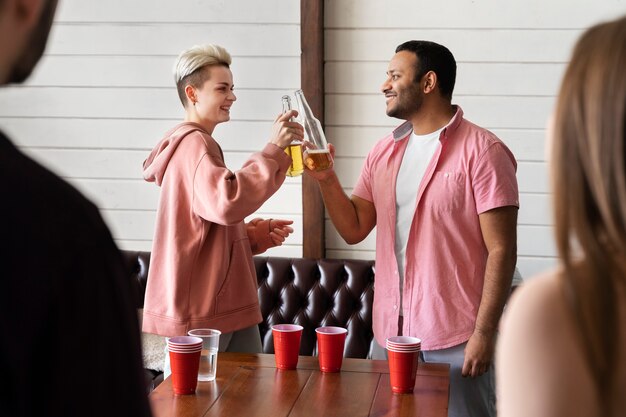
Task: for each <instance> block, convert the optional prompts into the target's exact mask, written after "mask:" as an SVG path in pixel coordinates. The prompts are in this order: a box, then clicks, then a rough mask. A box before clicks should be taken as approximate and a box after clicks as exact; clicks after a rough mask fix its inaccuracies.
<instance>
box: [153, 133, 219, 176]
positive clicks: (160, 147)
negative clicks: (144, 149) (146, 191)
mask: <svg viewBox="0 0 626 417" xmlns="http://www.w3.org/2000/svg"><path fill="white" fill-rule="evenodd" d="M196 130H201V131H203V132H206V133H207V134H208V132H207V131H206V129H204V128H203V127H202V126H201V125H199V124H197V123H193V122H184V123H181V124H179V125H177V126H176V127H174V128H173V129H171V130H169V131H168V132H167V133H166V134H165V137H164V138H163V139H161V141H160V142H159V143H158V144H157V145H156V146H155V147H154V149H153V150H152V152H150V155H149V156H148V158H147V159H146V160H145V161H143V178H144V179H145V180H146V181H148V182H154V183H156V185H158V186H160V185H161V183H162V182H163V176H164V175H165V171H166V170H167V166H168V164H169V163H170V160H171V159H172V155H174V152H176V149H177V148H178V145H179V144H180V142H182V140H183V139H184V138H185V137H186V136H187V135H188V134H190V133H191V132H195V131H196Z"/></svg>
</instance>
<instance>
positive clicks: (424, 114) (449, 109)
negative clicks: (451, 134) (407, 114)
mask: <svg viewBox="0 0 626 417" xmlns="http://www.w3.org/2000/svg"><path fill="white" fill-rule="evenodd" d="M454 113H455V109H454V107H453V106H452V104H450V103H449V102H446V103H439V104H438V105H425V106H422V108H420V110H419V111H418V112H417V113H416V114H415V115H414V116H413V117H412V118H411V119H409V121H410V122H411V124H412V125H413V133H415V134H416V135H427V134H429V133H432V132H435V131H437V130H439V129H441V128H442V127H444V126H445V125H447V124H448V123H449V122H450V119H452V117H453V116H454Z"/></svg>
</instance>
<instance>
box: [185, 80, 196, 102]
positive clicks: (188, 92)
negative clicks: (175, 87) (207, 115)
mask: <svg viewBox="0 0 626 417" xmlns="http://www.w3.org/2000/svg"><path fill="white" fill-rule="evenodd" d="M185 96H187V100H189V103H190V104H191V105H192V106H193V105H195V104H196V102H197V101H198V97H197V96H196V89H195V88H193V86H191V85H189V84H187V85H186V86H185Z"/></svg>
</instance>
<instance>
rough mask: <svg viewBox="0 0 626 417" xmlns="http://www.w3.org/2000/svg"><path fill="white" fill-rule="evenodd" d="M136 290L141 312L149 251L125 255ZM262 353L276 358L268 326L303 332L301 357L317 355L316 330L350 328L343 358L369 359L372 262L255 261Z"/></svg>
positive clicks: (260, 259)
mask: <svg viewBox="0 0 626 417" xmlns="http://www.w3.org/2000/svg"><path fill="white" fill-rule="evenodd" d="M122 254H123V255H124V257H125V258H126V260H127V262H128V264H129V268H130V273H131V280H132V282H133V284H134V285H136V288H137V291H136V294H139V298H138V299H137V300H136V306H137V308H143V301H144V295H145V292H146V283H147V282H148V268H149V266H150V252H140V251H122ZM254 264H255V267H256V273H257V280H258V294H259V303H260V305H261V314H262V315H263V321H262V322H261V323H260V324H259V330H260V332H261V339H262V341H263V352H265V353H274V344H273V339H272V332H271V329H270V326H272V325H273V324H280V323H295V324H299V325H301V326H302V327H304V331H303V334H302V342H301V345H300V354H301V355H317V351H316V348H315V341H316V336H315V329H316V328H317V327H319V326H341V327H345V328H347V329H348V336H347V338H346V346H345V350H344V355H345V356H346V357H349V358H366V357H367V356H368V354H369V352H370V350H371V346H372V341H373V337H374V335H373V333H372V302H373V297H374V261H365V260H346V259H317V260H315V259H303V258H279V257H260V256H256V257H255V258H254Z"/></svg>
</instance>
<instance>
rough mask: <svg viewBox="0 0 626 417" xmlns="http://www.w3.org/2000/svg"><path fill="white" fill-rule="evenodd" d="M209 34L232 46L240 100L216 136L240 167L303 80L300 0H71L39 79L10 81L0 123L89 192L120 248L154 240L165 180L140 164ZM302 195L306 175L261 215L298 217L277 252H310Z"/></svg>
mask: <svg viewBox="0 0 626 417" xmlns="http://www.w3.org/2000/svg"><path fill="white" fill-rule="evenodd" d="M200 43H217V44H220V45H222V46H224V47H226V49H228V50H229V52H230V53H231V55H233V65H232V71H233V73H234V80H235V87H236V94H237V96H238V101H237V102H236V103H235V105H234V107H233V110H232V120H231V122H229V123H227V124H226V125H222V126H219V127H218V129H217V130H216V132H215V136H216V138H217V139H218V141H219V142H220V143H221V145H222V147H223V148H224V151H225V158H226V162H227V165H228V166H229V167H231V169H233V170H236V169H238V168H239V167H240V166H241V164H242V163H243V161H244V160H245V159H246V157H247V156H248V155H249V154H250V153H252V152H253V151H257V150H259V149H261V148H262V147H263V146H264V144H265V142H266V141H267V139H268V136H269V131H270V127H271V121H272V120H273V119H274V117H275V116H276V114H278V113H279V112H280V109H281V104H280V103H281V102H280V98H281V96H282V95H283V94H285V93H289V92H292V91H293V90H295V89H297V88H299V86H300V2H299V1H294V0H264V1H262V2H259V1H256V0H211V1H209V0H207V1H199V0H160V1H151V0H133V1H125V0H109V1H99V0H63V1H61V2H60V5H59V10H58V11H57V16H56V21H55V24H54V26H53V29H52V33H51V37H50V42H49V45H48V49H47V50H46V54H45V56H44V58H43V59H42V62H41V63H40V65H39V66H38V68H37V69H36V72H35V73H34V74H33V77H32V78H31V79H30V80H29V82H28V83H27V84H26V85H24V86H16V87H11V88H7V89H2V90H0V129H3V130H4V131H5V132H6V133H7V134H9V135H10V136H11V138H12V139H13V140H14V141H15V142H16V144H17V145H18V146H20V147H21V148H22V149H23V150H24V151H25V152H27V153H28V154H30V155H32V156H33V157H35V158H36V159H37V160H39V161H41V162H42V163H43V164H44V165H46V166H48V167H50V168H52V169H53V170H54V171H55V172H57V173H59V174H60V175H61V176H63V177H64V178H66V179H67V180H69V181H70V182H71V183H72V184H74V185H75V186H76V187H78V188H79V189H80V190H81V191H83V192H84V193H85V194H86V195H87V196H89V197H90V198H91V199H92V200H93V201H94V202H95V203H96V204H97V205H98V207H99V208H100V210H101V212H102V214H103V216H104V218H105V220H106V221H107V223H108V224H109V226H110V228H111V229H112V232H113V234H114V236H115V238H116V240H117V242H118V245H119V246H120V247H121V248H124V249H135V250H150V248H151V241H152V235H153V230H154V221H155V214H156V206H157V201H158V195H159V189H158V188H157V187H156V186H155V185H154V184H148V183H146V182H144V181H143V180H142V168H141V166H142V162H143V160H144V159H145V158H146V156H147V155H148V153H149V151H150V150H151V149H152V147H153V146H154V145H155V144H156V142H157V141H158V140H159V139H160V138H161V136H162V134H163V133H164V132H165V131H166V130H167V129H169V128H170V127H172V126H173V125H174V124H176V123H177V122H178V121H179V120H181V119H182V116H183V112H182V107H181V105H180V103H179V101H178V96H177V94H176V89H175V87H174V83H173V77H172V74H171V68H172V65H173V63H174V60H175V58H176V56H177V55H178V54H179V52H180V51H182V50H183V49H185V48H188V47H190V46H192V45H194V44H200ZM300 195H301V179H299V178H298V179H288V180H287V181H286V183H285V185H284V186H283V187H282V188H281V190H280V191H279V192H278V193H277V194H276V195H275V196H273V197H272V198H271V199H270V200H269V201H268V202H267V203H266V204H265V205H264V206H263V207H262V208H261V209H260V210H259V211H258V213H256V215H258V216H261V217H274V218H278V217H280V218H291V219H293V220H294V221H295V229H296V233H295V234H294V236H292V237H291V238H290V239H289V241H288V244H287V245H285V246H283V247H281V248H275V249H272V250H270V251H269V252H268V254H272V255H278V256H300V255H301V253H302V250H301V248H302V234H301V223H302V215H301V213H302V203H301V198H300ZM42 209H45V208H42Z"/></svg>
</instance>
